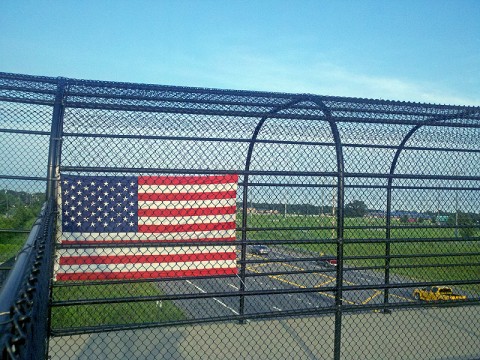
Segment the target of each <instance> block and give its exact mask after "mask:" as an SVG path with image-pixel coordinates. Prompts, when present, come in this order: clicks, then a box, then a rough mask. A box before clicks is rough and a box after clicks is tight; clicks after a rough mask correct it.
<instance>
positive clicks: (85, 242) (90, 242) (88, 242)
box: [61, 237, 237, 246]
mask: <svg viewBox="0 0 480 360" xmlns="http://www.w3.org/2000/svg"><path fill="white" fill-rule="evenodd" d="M235 240H237V239H236V238H235V237H226V238H203V239H178V240H130V239H118V240H102V239H101V238H100V239H97V240H61V244H62V245H85V246H92V245H97V244H98V245H102V244H105V245H108V244H119V245H121V244H122V243H126V244H128V245H129V246H130V245H135V244H139V245H143V244H173V243H182V242H206V243H210V242H230V241H235Z"/></svg>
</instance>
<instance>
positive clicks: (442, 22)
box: [0, 0, 480, 105]
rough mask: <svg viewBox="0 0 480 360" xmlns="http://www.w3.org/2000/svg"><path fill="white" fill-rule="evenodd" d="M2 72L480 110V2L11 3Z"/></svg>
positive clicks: (0, 42) (0, 41)
mask: <svg viewBox="0 0 480 360" xmlns="http://www.w3.org/2000/svg"><path fill="white" fill-rule="evenodd" d="M0 71H4V72H14V73H25V74H33V75H47V76H66V77H74V78H84V79H95V80H113V81H127V82H141V83H154V84H168V85H186V86H200V87H216V88H229V89H249V90H266V91H281V92H300V93H304V92H306V93H314V94H321V95H338V96H354V97H366V98H380V99H392V100H408V101H420V102H432V103H442V104H460V105H480V1H479V0H455V1H454V0H450V1H447V0H424V1H421V0H402V1H393V0H384V1H380V0H378V1H368V0H364V1H361V0H350V1H347V0H338V1H333V0H332V1H322V0H317V1H314V0H311V1H309V0H303V1H300V0H296V1H294V0H277V1H273V0H256V1H254V0H245V1H236V0H231V1H226V0H217V1H213V0H204V1H202V0H196V1H194V0H184V1H182V0H178V1H173V0H171V1H142V0H138V1H122V0H115V1H113V0H112V1H106V0H105V1H99V0H95V1H93V0H92V1H89V0H84V1H80V0H77V1H68V0H63V1H60V0H58V1H42V0H40V1H38V0H37V1H23V0H2V1H1V2H0Z"/></svg>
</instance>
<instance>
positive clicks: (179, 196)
mask: <svg viewBox="0 0 480 360" xmlns="http://www.w3.org/2000/svg"><path fill="white" fill-rule="evenodd" d="M236 197H237V192H236V191H235V190H232V191H215V192H198V193H165V194H162V193H138V200H139V201H195V200H216V199H235V198H236Z"/></svg>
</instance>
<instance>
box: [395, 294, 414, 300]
mask: <svg viewBox="0 0 480 360" xmlns="http://www.w3.org/2000/svg"><path fill="white" fill-rule="evenodd" d="M390 296H393V297H396V298H399V299H402V300H407V301H410V302H415V300H412V299H409V298H406V297H404V296H400V295H395V294H390Z"/></svg>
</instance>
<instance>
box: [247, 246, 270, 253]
mask: <svg viewBox="0 0 480 360" xmlns="http://www.w3.org/2000/svg"><path fill="white" fill-rule="evenodd" d="M250 252H251V253H252V254H255V255H268V254H269V253H270V249H269V248H268V247H267V246H266V245H252V246H251V247H250Z"/></svg>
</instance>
